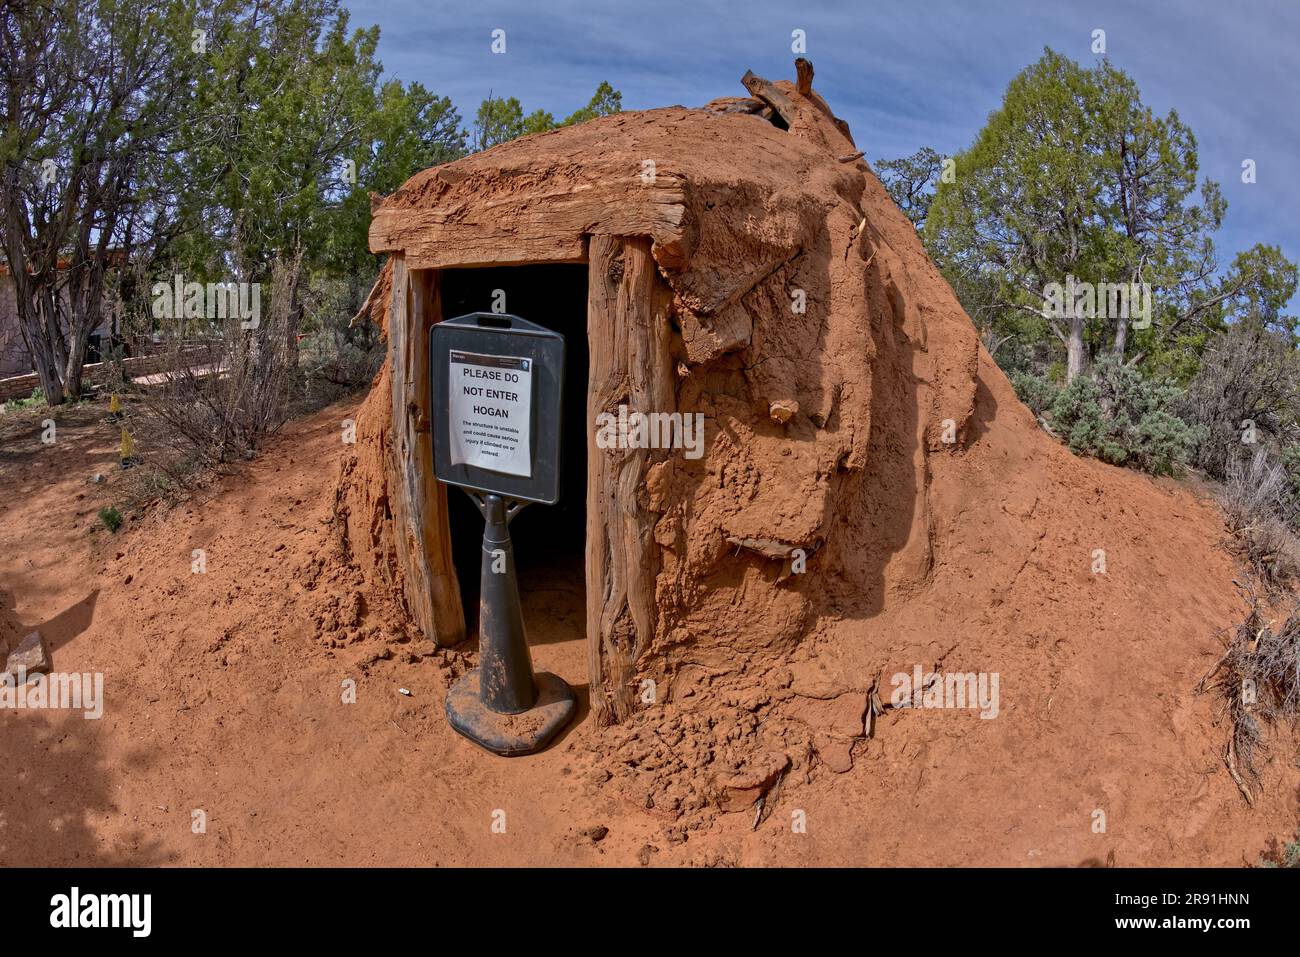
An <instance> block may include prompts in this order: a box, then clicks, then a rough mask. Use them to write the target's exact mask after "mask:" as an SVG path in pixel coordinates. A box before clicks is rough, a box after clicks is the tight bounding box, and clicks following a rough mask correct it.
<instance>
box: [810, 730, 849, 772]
mask: <svg viewBox="0 0 1300 957" xmlns="http://www.w3.org/2000/svg"><path fill="white" fill-rule="evenodd" d="M813 747H814V748H816V749H817V757H819V758H821V760H822V763H823V764H825V765H826V766H827V767H828V768H830V769H831V770H832V771H834V772H835V773H836V774H843V773H844V772H846V771H852V770H853V742H852V741H850V740H847V739H845V738H832V737H830V736H829V735H826V734H815V735H813Z"/></svg>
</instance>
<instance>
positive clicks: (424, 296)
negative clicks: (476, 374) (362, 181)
mask: <svg viewBox="0 0 1300 957" xmlns="http://www.w3.org/2000/svg"><path fill="white" fill-rule="evenodd" d="M440 292H441V276H440V274H439V273H438V272H437V271H436V270H431V269H425V270H416V271H413V272H412V271H410V270H408V269H407V268H406V262H405V260H404V258H403V256H402V255H401V254H400V253H396V254H394V256H393V300H392V306H391V308H390V310H389V314H388V349H389V360H390V368H391V370H392V388H393V428H392V436H393V446H392V454H393V458H394V461H393V462H392V463H391V466H390V468H391V473H390V474H391V475H392V476H393V477H394V481H393V483H392V487H393V492H394V501H393V502H392V510H393V525H394V529H393V531H394V535H393V537H394V539H395V540H396V544H397V557H398V561H399V562H400V563H401V566H402V572H403V578H404V581H405V587H406V596H405V597H406V604H407V608H408V609H409V610H410V612H411V616H412V617H413V618H414V619H415V622H416V624H417V625H419V627H420V630H421V631H422V632H424V634H425V637H427V638H429V640H431V641H433V642H434V643H435V644H438V645H443V646H446V645H454V644H457V643H458V642H460V641H462V640H464V638H465V613H464V610H463V608H462V607H461V602H460V583H459V582H458V581H457V580H456V569H455V566H454V565H453V563H452V558H451V538H450V533H449V530H448V525H447V487H446V486H445V485H443V484H442V483H441V482H439V481H438V480H437V479H436V478H434V474H433V431H432V428H431V417H432V410H431V409H430V396H429V328H430V327H431V326H432V325H433V324H434V323H435V322H439V321H441V319H442V303H441V298H440Z"/></svg>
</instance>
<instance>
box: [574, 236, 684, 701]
mask: <svg viewBox="0 0 1300 957" xmlns="http://www.w3.org/2000/svg"><path fill="white" fill-rule="evenodd" d="M588 263H589V273H588V296H587V339H588V342H589V347H590V353H591V359H590V368H589V381H588V391H587V423H586V426H587V430H588V436H587V643H588V644H587V648H588V672H589V676H590V679H591V689H590V690H591V707H592V710H593V711H594V712H595V713H596V716H597V719H598V720H599V721H600V722H602V723H606V724H608V723H616V722H619V721H622V720H624V719H625V718H627V717H628V715H630V714H631V713H632V711H633V710H634V708H635V705H636V700H637V695H638V692H639V689H638V688H636V687H634V686H633V682H634V681H635V677H636V665H637V661H638V659H639V658H640V657H641V655H642V654H643V653H644V652H645V651H646V650H647V649H648V648H649V647H650V643H651V641H652V640H653V638H654V634H655V628H656V623H657V622H656V619H657V616H656V609H655V578H656V575H657V574H658V570H659V568H658V565H659V562H658V553H657V545H656V543H655V540H654V524H655V519H656V516H655V515H654V513H652V512H649V511H648V510H646V509H645V508H643V507H642V505H641V502H640V500H639V494H640V493H641V492H642V490H643V488H644V485H645V475H646V470H647V469H648V468H649V467H650V465H651V464H653V462H654V461H656V460H657V459H658V458H662V457H663V456H665V455H667V454H668V453H666V452H662V451H654V452H652V451H651V450H648V449H618V448H611V449H602V448H600V447H598V445H597V444H596V435H597V418H598V416H600V414H601V413H603V412H608V413H612V414H614V415H616V416H617V415H618V412H619V406H620V405H621V404H622V405H626V406H627V407H628V411H629V413H630V412H671V411H673V408H674V406H675V399H674V388H673V382H672V366H671V360H670V356H669V352H668V335H669V325H668V314H667V305H666V298H665V296H664V295H663V290H662V288H661V286H660V284H659V281H658V274H657V271H656V267H655V261H654V259H653V258H652V256H651V254H650V240H649V239H648V238H644V237H635V238H623V237H616V236H592V237H591V241H590V246H589V259H588Z"/></svg>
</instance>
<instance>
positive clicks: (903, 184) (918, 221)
mask: <svg viewBox="0 0 1300 957" xmlns="http://www.w3.org/2000/svg"><path fill="white" fill-rule="evenodd" d="M942 172H943V157H942V156H940V155H939V154H938V153H936V152H935V151H934V150H932V149H930V147H928V146H922V147H921V148H920V149H919V150H917V151H916V152H915V153H913V154H912V155H911V156H904V157H902V158H901V159H894V160H891V159H880V160H877V161H876V175H877V176H879V177H880V182H881V183H883V184H884V186H885V189H886V190H887V191H888V192H889V195H890V198H891V199H893V201H894V202H895V203H897V204H898V208H899V209H901V210H902V211H903V212H904V213H905V214H906V215H907V218H908V219H910V220H911V221H912V225H913V226H915V227H916V228H917V229H920V228H921V227H922V226H923V225H925V218H926V216H927V215H928V214H929V212H930V203H931V202H932V201H933V199H934V190H935V187H936V186H937V185H938V182H939V176H940V174H941V173H942Z"/></svg>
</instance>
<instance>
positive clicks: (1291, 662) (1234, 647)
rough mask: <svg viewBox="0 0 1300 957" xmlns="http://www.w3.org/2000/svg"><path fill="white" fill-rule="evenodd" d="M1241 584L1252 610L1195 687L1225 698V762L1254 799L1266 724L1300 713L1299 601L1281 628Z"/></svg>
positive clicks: (1289, 719) (1292, 718)
mask: <svg viewBox="0 0 1300 957" xmlns="http://www.w3.org/2000/svg"><path fill="white" fill-rule="evenodd" d="M1237 584H1238V587H1239V588H1241V589H1242V591H1243V592H1244V593H1245V595H1246V598H1247V601H1248V603H1249V611H1248V613H1247V615H1246V618H1245V620H1244V621H1242V623H1241V624H1239V625H1238V626H1237V628H1236V630H1235V631H1234V632H1233V633H1232V634H1231V635H1230V636H1229V637H1228V638H1227V639H1226V641H1225V643H1224V645H1225V647H1224V652H1223V655H1222V656H1221V657H1220V658H1219V660H1218V661H1217V662H1215V665H1214V667H1213V668H1211V669H1210V671H1209V672H1208V673H1207V674H1206V675H1205V677H1203V678H1202V679H1201V681H1200V684H1199V685H1198V686H1197V689H1196V690H1197V692H1198V693H1201V692H1204V691H1207V690H1208V691H1213V692H1215V693H1216V694H1217V695H1218V696H1219V698H1220V700H1221V701H1222V702H1223V706H1224V709H1225V711H1226V713H1227V715H1228V717H1229V719H1230V720H1231V722H1232V735H1231V737H1230V738H1229V740H1228V746H1227V749H1226V752H1225V754H1224V762H1225V763H1226V764H1227V766H1228V771H1229V773H1230V774H1231V775H1232V777H1233V780H1234V781H1236V783H1237V787H1238V788H1239V789H1240V790H1241V793H1242V795H1243V796H1244V797H1245V798H1246V801H1247V802H1248V803H1250V804H1254V803H1255V795H1256V794H1257V793H1258V792H1259V789H1260V787H1261V786H1262V782H1261V781H1260V777H1259V762H1260V759H1261V758H1262V757H1263V755H1264V754H1265V753H1266V751H1267V744H1266V742H1265V740H1264V730H1265V728H1266V727H1269V726H1275V725H1278V724H1281V723H1294V722H1295V721H1296V718H1297V717H1298V716H1300V605H1297V606H1296V607H1294V608H1293V609H1292V611H1291V613H1290V614H1289V615H1288V616H1287V618H1286V620H1285V621H1284V622H1283V623H1282V625H1281V626H1280V627H1276V626H1275V625H1274V622H1273V621H1271V620H1269V619H1267V618H1266V617H1265V614H1264V612H1263V611H1262V610H1261V608H1260V603H1259V600H1258V598H1257V597H1256V595H1255V593H1254V591H1252V590H1251V589H1250V588H1248V587H1246V586H1244V585H1242V584H1241V583H1240V582H1239V583H1237Z"/></svg>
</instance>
